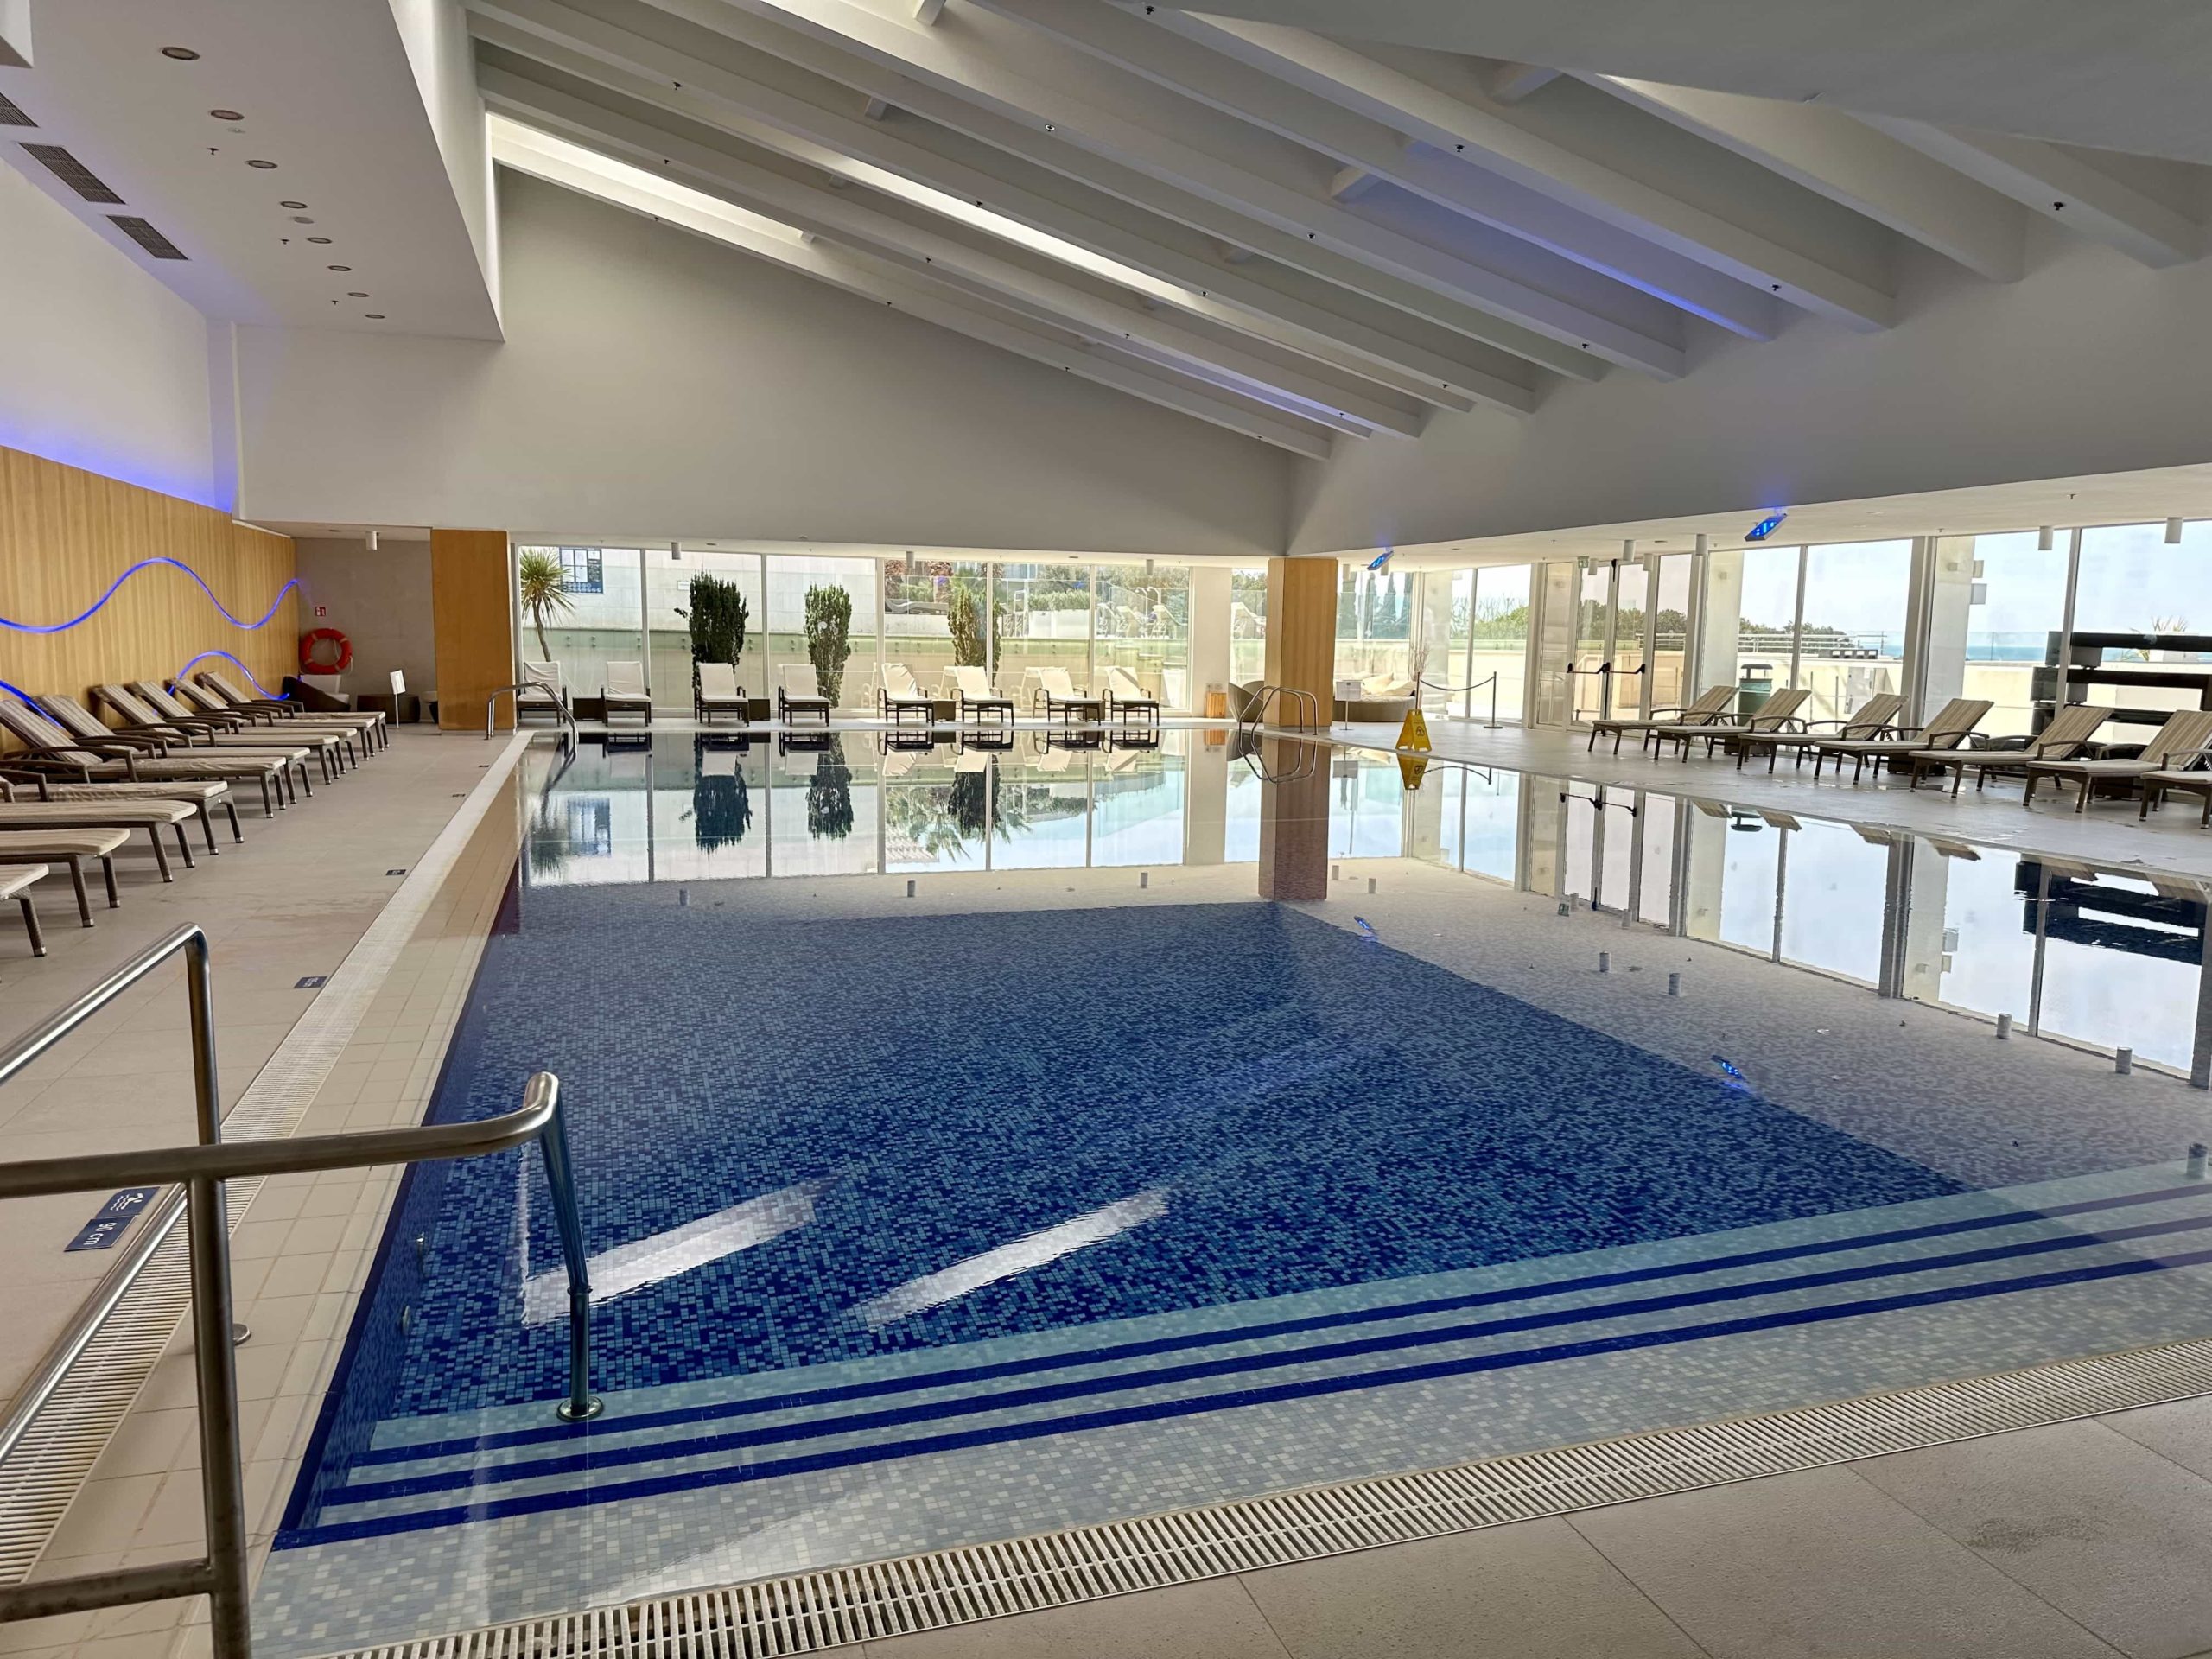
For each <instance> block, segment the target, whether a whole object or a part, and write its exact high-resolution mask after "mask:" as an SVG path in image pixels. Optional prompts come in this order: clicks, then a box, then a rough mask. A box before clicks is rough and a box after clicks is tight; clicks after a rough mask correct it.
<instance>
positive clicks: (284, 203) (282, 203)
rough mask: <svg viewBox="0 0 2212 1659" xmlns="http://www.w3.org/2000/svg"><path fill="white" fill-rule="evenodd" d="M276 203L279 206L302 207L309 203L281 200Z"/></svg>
mask: <svg viewBox="0 0 2212 1659" xmlns="http://www.w3.org/2000/svg"><path fill="white" fill-rule="evenodd" d="M277 206H278V207H291V208H300V207H306V206H307V203H305V202H304V201H280V202H278V203H277Z"/></svg>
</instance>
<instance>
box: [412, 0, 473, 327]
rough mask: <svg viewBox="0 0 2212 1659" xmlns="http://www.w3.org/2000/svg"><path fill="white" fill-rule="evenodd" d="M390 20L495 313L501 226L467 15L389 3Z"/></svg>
mask: <svg viewBox="0 0 2212 1659" xmlns="http://www.w3.org/2000/svg"><path fill="white" fill-rule="evenodd" d="M391 15H392V20H393V21H394V22H397V24H398V25H399V39H400V43H401V45H403V46H404V48H406V50H407V62H408V66H409V67H410V68H411V69H413V70H414V72H415V84H416V86H417V87H419V88H420V89H421V91H422V94H423V112H424V113H425V114H426V115H428V116H429V121H430V131H431V134H432V136H433V137H435V138H436V140H437V143H438V154H439V155H440V156H442V157H443V158H444V161H445V164H446V176H447V177H448V178H449V179H451V180H452V181H453V194H454V200H456V201H457V202H459V203H460V205H461V218H462V219H464V220H465V221H466V222H467V226H468V239H469V242H470V244H471V245H473V246H474V248H475V250H476V263H477V264H479V265H480V266H481V267H482V268H483V271H484V279H485V281H486V283H488V284H489V285H490V287H491V291H492V302H493V306H494V308H496V307H497V306H498V304H499V225H498V222H497V220H496V219H495V217H494V214H493V203H492V151H491V146H490V143H489V141H488V139H487V138H486V136H485V130H484V99H483V98H482V97H481V96H480V94H479V93H478V92H477V90H476V54H475V48H474V44H473V43H472V42H471V41H470V40H469V38H468V18H467V14H466V12H464V10H462V8H461V3H460V0H391Z"/></svg>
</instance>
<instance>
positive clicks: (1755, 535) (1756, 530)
mask: <svg viewBox="0 0 2212 1659" xmlns="http://www.w3.org/2000/svg"><path fill="white" fill-rule="evenodd" d="M1788 517H1789V509H1787V508H1786V507H1785V508H1777V509H1776V511H1774V512H1770V513H1769V514H1767V516H1766V517H1765V518H1762V519H1760V520H1759V521H1758V523H1757V524H1753V525H1752V526H1751V528H1750V529H1749V530H1747V531H1745V532H1744V539H1745V541H1747V542H1763V541H1764V540H1766V538H1767V537H1770V536H1771V535H1773V534H1774V532H1775V531H1777V530H1779V529H1781V528H1782V521H1783V519H1785V518H1788Z"/></svg>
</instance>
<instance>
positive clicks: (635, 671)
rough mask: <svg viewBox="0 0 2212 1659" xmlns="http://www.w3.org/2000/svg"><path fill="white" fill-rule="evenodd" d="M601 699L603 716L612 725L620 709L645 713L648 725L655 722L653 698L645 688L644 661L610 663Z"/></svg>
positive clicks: (600, 693) (602, 685)
mask: <svg viewBox="0 0 2212 1659" xmlns="http://www.w3.org/2000/svg"><path fill="white" fill-rule="evenodd" d="M599 699H600V705H601V719H603V720H604V721H607V724H608V725H610V726H611V725H613V723H614V712H615V710H616V709H626V710H627V711H628V712H629V713H631V714H633V715H644V716H645V724H646V725H648V726H650V725H652V723H653V700H652V694H651V693H649V692H648V691H646V690H645V664H643V663H609V664H607V678H606V680H605V681H604V682H603V683H601V686H600V688H599Z"/></svg>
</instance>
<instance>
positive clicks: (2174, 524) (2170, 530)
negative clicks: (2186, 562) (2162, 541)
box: [2166, 518, 2181, 547]
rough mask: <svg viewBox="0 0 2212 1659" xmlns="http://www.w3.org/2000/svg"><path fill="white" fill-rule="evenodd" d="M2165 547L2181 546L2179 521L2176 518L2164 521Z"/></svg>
mask: <svg viewBox="0 0 2212 1659" xmlns="http://www.w3.org/2000/svg"><path fill="white" fill-rule="evenodd" d="M2166 545H2167V546H2168V547H2179V546H2180V545H2181V520H2180V519H2178V518H2169V519H2167V520H2166Z"/></svg>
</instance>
